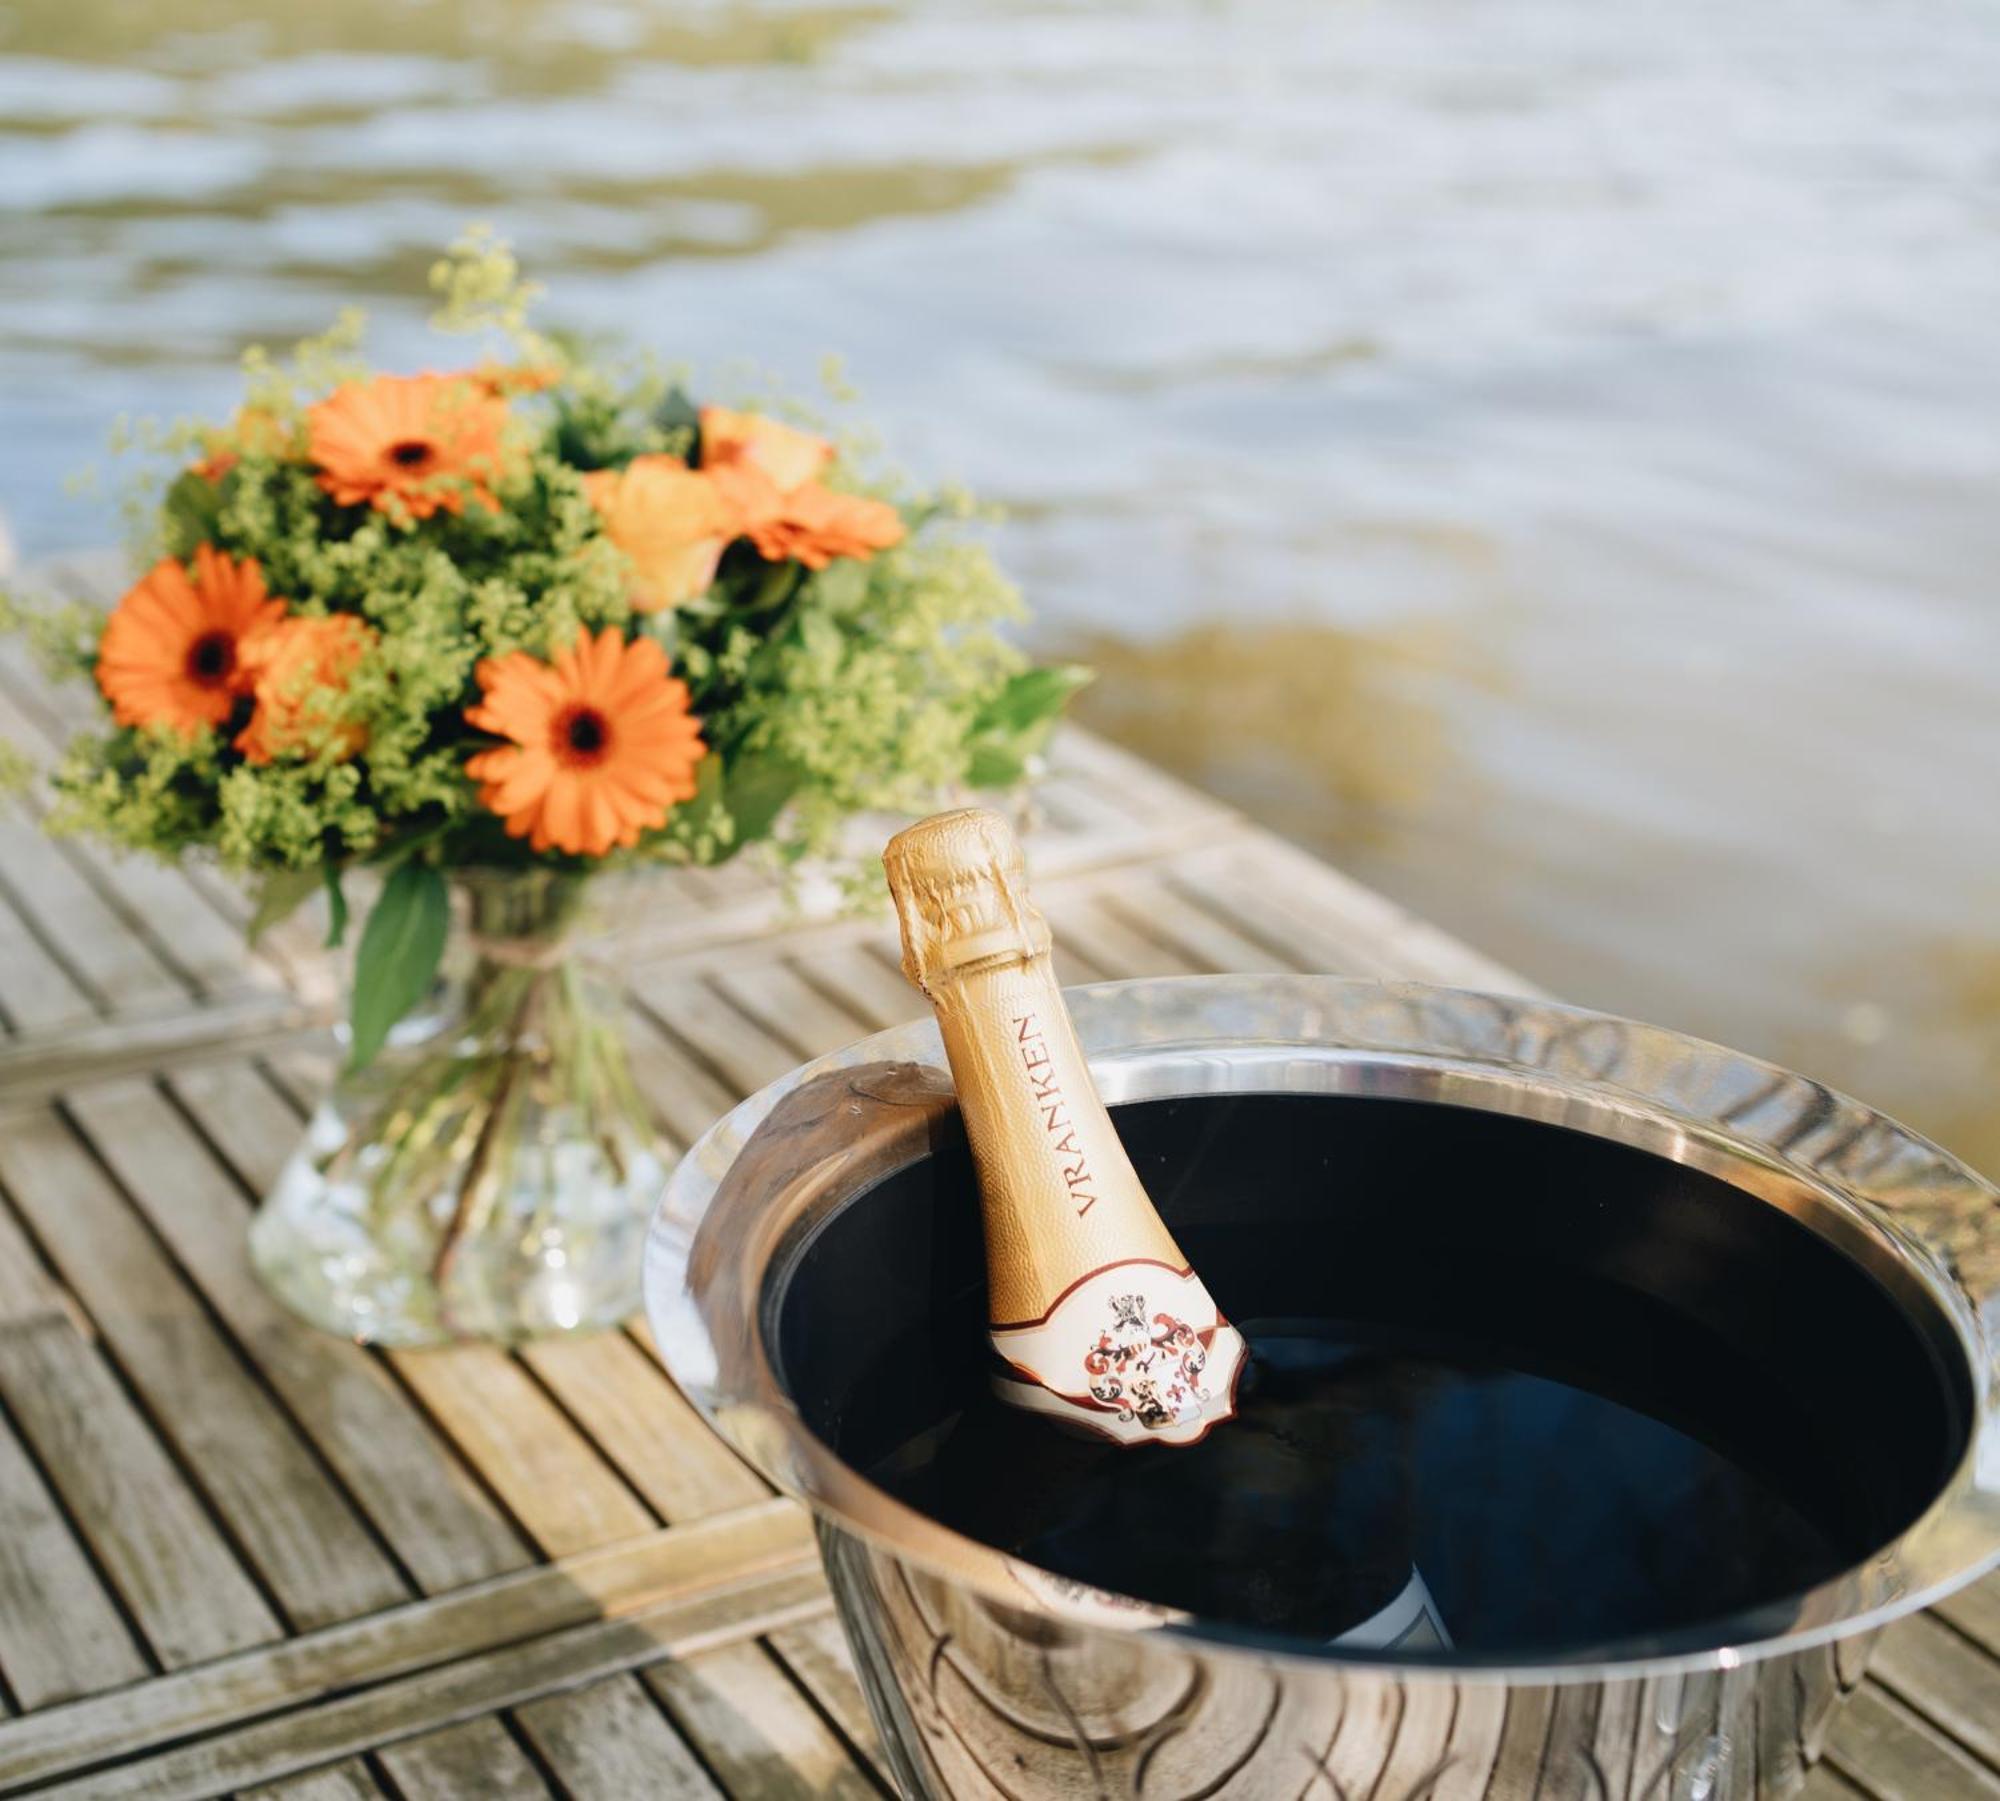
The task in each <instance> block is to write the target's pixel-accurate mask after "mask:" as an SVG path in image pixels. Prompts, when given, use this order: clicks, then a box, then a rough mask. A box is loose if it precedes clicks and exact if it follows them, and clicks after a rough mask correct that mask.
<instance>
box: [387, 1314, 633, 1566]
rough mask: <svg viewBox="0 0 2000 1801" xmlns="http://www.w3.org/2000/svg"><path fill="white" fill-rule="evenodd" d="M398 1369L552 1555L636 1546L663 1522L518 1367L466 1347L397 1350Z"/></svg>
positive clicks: (393, 1355)
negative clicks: (624, 1543) (622, 1543)
mask: <svg viewBox="0 0 2000 1801" xmlns="http://www.w3.org/2000/svg"><path fill="white" fill-rule="evenodd" d="M391 1360H392V1361H393V1362H394V1364H395V1366H396V1370H397V1373H398V1374H399V1375H401V1376H402V1378H403V1380H404V1381H405V1382H407V1383H408V1384H409V1385H410V1387H411V1388H412V1389H413V1390H414V1391H415V1392H416V1393H417V1395H418V1396H419V1397H421V1399H422V1400H423V1403H424V1405H425V1406H426V1407H427V1408H428V1409H429V1410H430V1414H431V1417H432V1418H433V1419H435V1420H436V1421H437V1423H438V1424H439V1425H440V1426H442V1427H443V1428H444V1430H445V1431H446V1432H448V1433H449V1434H450V1435H451V1437H452V1439H453V1440H454V1441H455V1442H456V1443H457V1444H458V1446H459V1447H460V1449H461V1450H463V1451H464V1453H465V1454H466V1456H467V1457H468V1458H470V1459H471V1461H472V1463H473V1465H474V1467H476V1468H478V1469H480V1470H482V1471H484V1472H485V1475H486V1479H487V1480H488V1481H489V1482H491V1483H492V1485H493V1487H494V1489H495V1491H496V1492H497V1493H498V1494H499V1496H500V1498H501V1499H502V1500H503V1501H504V1502H505V1503H506V1505H507V1509H508V1511H509V1512H510V1513H512V1514H513V1516H514V1518H515V1519H516V1520H518V1521H519V1522H520V1524H521V1525H522V1527H523V1528H525V1530H526V1531H527V1532H528V1534H529V1535H530V1536H531V1537H532V1538H533V1539H534V1541H535V1542H536V1543H537V1544H538V1545H540V1546H541V1548H542V1549H543V1550H544V1551H545V1552H547V1553H548V1555H549V1556H551V1557H565V1556H568V1555H570V1554H571V1553H573V1552H576V1551H587V1550H590V1549H592V1548H593V1547H595V1546H597V1545H608V1544H613V1543H615V1542H616V1541H617V1540H619V1539H621V1538H632V1537H636V1536H637V1535H638V1534H639V1533H642V1532H645V1531H648V1530H649V1529H650V1528H651V1527H652V1526H654V1525H655V1524H656V1523H657V1522H656V1521H655V1519H654V1517H653V1515H652V1514H651V1513H650V1512H649V1511H648V1510H647V1509H646V1507H645V1506H644V1504H643V1503H642V1502H641V1501H640V1500H639V1498H638V1496H637V1495H636V1494H634V1493H633V1491H632V1490H631V1489H630V1488H629V1487H627V1486H626V1484H625V1483H624V1481H623V1480H621V1479H620V1477H619V1476H618V1474H617V1472H616V1471H615V1470H613V1469H612V1468H611V1466H610V1465H609V1464H608V1463H607V1462H606V1461H605V1459H604V1458H603V1456H602V1455H601V1454H600V1453H599V1452H598V1451H597V1449H596V1448H595V1447H594V1446H593V1445H591V1444H590V1443H589V1441H588V1440H587V1439H585V1438H584V1437H583V1435H582V1434H581V1433H579V1432H578V1431H577V1430H576V1429H575V1427H573V1426H572V1425H570V1423H569V1422H568V1421H567V1420H565V1419H564V1418H563V1416H562V1414H561V1412H560V1411H559V1410H558V1409H557V1408H556V1406H555V1404H554V1403H553V1402H552V1401H551V1400H550V1399H549V1397H548V1396H547V1395H546V1394H545V1393H543V1391H542V1390H541V1388H540V1387H539V1386H538V1385H537V1384H536V1383H534V1382H533V1381H531V1380H530V1379H529V1377H528V1374H527V1371H526V1370H525V1369H523V1368H522V1366H521V1365H520V1364H518V1363H516V1362H514V1361H513V1360H512V1359H510V1358H507V1357H504V1356H501V1355H499V1354H497V1353H496V1352H494V1351H493V1350H492V1349H491V1348H490V1347H489V1346H486V1345H474V1344H467V1345H444V1346H440V1347H439V1348H438V1349H436V1350H433V1351H396V1352H392V1353H391Z"/></svg>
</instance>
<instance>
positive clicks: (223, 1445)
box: [0, 1114, 407, 1626]
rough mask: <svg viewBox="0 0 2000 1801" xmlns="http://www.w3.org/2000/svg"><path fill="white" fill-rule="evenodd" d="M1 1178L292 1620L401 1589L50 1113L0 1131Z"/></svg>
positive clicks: (344, 1609)
mask: <svg viewBox="0 0 2000 1801" xmlns="http://www.w3.org/2000/svg"><path fill="white" fill-rule="evenodd" d="M0 1185H4V1186H5V1188H6V1189H7V1191H8V1192H9V1193H10V1194H11V1195H12V1196H13V1198H14V1202H15V1205H16V1206H17V1207H18V1208H19V1209H20V1210H21V1212H22V1213H23V1214H25V1215H26V1216H27V1217H28V1219H29V1220H30V1222H31V1224H32V1226H33V1229H34V1231H35V1233H36V1235H37V1237H38V1238H39V1239H40V1241H41V1244H42V1246H43V1248H44V1250H45V1251H46V1253H47V1254H48V1256H49V1258H50V1259H51V1261H52V1262H54V1263H55V1265H56V1266H57V1268H58V1270H59V1271H60V1273H61V1276H62V1279H63V1281H64V1282H65V1283H66V1284H67V1285H68V1287H69V1289H70V1291H71V1292H72V1293H73V1294H74V1295H76V1296H77V1298H78V1299H79V1300H80V1301H81V1302H82V1303H83V1305H84V1307H85V1308H86V1309H87V1310H88V1311H89V1314H90V1316H91V1318H92V1319H93V1321H94V1322H95V1324H96V1327H97V1330H98V1331H99V1332H100V1333H101V1334H102V1335H103V1339H104V1342H105V1343H106V1344H107V1345H108V1346H109V1347H110V1348H111V1350H112V1351H113V1352H114V1353H115V1355H116V1356H117V1359H118V1362H119V1366H120V1368H121V1369H122V1371H123V1372H124V1375H125V1379H126V1380H127V1381H128V1382H129V1383H130V1384H131V1386H132V1387H133V1388H134V1389H135V1390H136V1391H137V1392H138V1393H139V1394H140V1395H141V1397H142V1398H143V1399H144V1401H145V1404H146V1407H147V1409H148V1411H149V1412H150V1414H151V1416H152V1418H153V1420H154V1422H155V1423H156V1425H157V1427H158V1429H159V1430H160V1431H161V1432H162V1433H163V1434H164V1435H165V1436H166V1437H167V1438H168V1440H169V1441H170V1442H171V1443H172V1444H173V1445H174V1446H175V1447H176V1448H177V1450H178V1452H179V1455H180V1459H181V1462H182V1465H183V1467H184V1468H185V1469H187V1470H188V1471H189V1473H190V1475H191V1476H192V1478H193V1480H194V1481H195V1482H196V1483H197V1484H198V1485H199V1486H200V1487H201V1488H202V1490H203V1491H204V1492H205V1493H206V1495H207V1497H208V1500H209V1502H210V1504H211V1505H212V1506H213V1507H214V1508H215V1510H216V1512H217V1514H218V1515H219V1516H220V1517H221V1519H222V1520H223V1521H224V1522H225V1524H226V1525H227V1528H228V1530H229V1532H230V1534H231V1536H232V1538H233V1539H234V1541H235V1543H236V1545H237V1546H238V1547H239V1549H240V1550H241V1552H242V1553H243V1554H244V1555H245V1556H247V1558H248V1559H249V1561H250V1563H251V1565H252V1566H253V1567H254V1568H255V1569H256V1570H257V1571H258V1572H259V1573H260V1575H261V1576H262V1578H263V1581H264V1583H265V1584H266V1585H267V1587H268V1589H269V1591H270V1593H271V1594H272V1595H273V1596H275V1597H276V1599H277V1601H278V1604H279V1605H280V1606H281V1607H282V1608H283V1609H284V1611H285V1613H286V1615H287V1616H288V1618H289V1619H290V1621H291V1622H292V1623H293V1624H294V1625H295V1626H316V1625H324V1624H326V1623H327V1622H328V1621H330V1620H336V1619H344V1618H347V1617H349V1616H351V1615H354V1614H358V1613H367V1612H371V1611H373V1610H374V1609H375V1608H378V1607H386V1606H388V1605H390V1604H392V1603H393V1602H396V1601H399V1600H402V1599H403V1598H404V1597H405V1595H406V1593H407V1590H406V1589H405V1588H404V1585H403V1582H402V1579H401V1577H400V1576H398V1574H397V1573H396V1570H395V1568H394V1566H393V1565H392V1564H391V1563H390V1562H389V1560H388V1559H387V1558H386V1557H385V1556H384V1555H383V1553H382V1550H381V1548H380V1547H379V1546H378V1545H377V1544H376V1543H375V1541H374V1540H373V1539H372V1538H371V1537H370V1536H369V1535H368V1533H367V1531H366V1530H365V1529H364V1528H363V1526H362V1525H361V1523H360V1521H359V1519H358V1518H357V1517H356V1515H355V1513H354V1511H353V1509H352V1508H350V1507H349V1506H348V1504H347V1502H346V1499H345V1498H344V1497H343V1496H342V1495H341V1493H340V1491H339V1490H338V1489H337V1488H336V1487H335V1485H334V1484H333V1483H332V1481H331V1480H330V1479H329V1478H328V1476H327V1475H326V1472H325V1471H324V1470H323V1469H322V1468H321V1467H320V1465H319V1463H318V1462H317V1461H316V1460H315V1458H314V1457H313V1455H312V1453H311V1452H310V1451H309V1450H308V1449H307V1447H306V1444H305V1441H304V1440H303V1439H302V1438H301V1437H300V1435H299V1433H298V1431H297V1429H296V1428H295V1427H294V1426H293V1424H292V1422H291V1421H290V1420H289V1419H287V1418H286V1417H285V1416H284V1415H283V1414H282V1413H281V1412H280V1411H279V1409H278V1408H277V1407H276V1406H275V1405H274V1404H273V1402H272V1401H271V1399H270V1397H269V1396H268V1394H267V1393H266V1392H265V1391H264V1389H263V1388H262V1387H261V1386H260V1385H259V1383H258V1382H257V1381H256V1380H255V1379H254V1378H253V1377H252V1376H251V1375H250V1374H249V1372H248V1371H247V1370H246V1369H245V1368H244V1366H243V1364H242V1363H241V1361H240V1360H239V1359H238V1357H237V1355H236V1352H235V1350H234V1349H233V1347H232V1346H231V1345H230V1344H229V1343H228V1341H227V1340H226V1339H225V1338H224V1337H223V1335H222V1333H221V1332H220V1331H219V1330H218V1329H217V1328H216V1326H215V1325H214V1323H213V1322H212V1321H211V1320H210V1319H209V1317H208V1316H207V1314H206V1313H205V1312H204V1311H203V1309H202V1307H201V1305H200V1304H199V1302H197V1301H196V1300H195V1298H194V1296H193V1295H192V1294H191V1293H190V1292H189V1290H188V1288H187V1285H186V1283H185V1282H184V1281H183V1280H182V1278H181V1275H180V1272H179V1271H178V1270H177V1269H176V1268H175V1267H174V1265H173V1264H172V1262H171V1261H170V1260H169V1259H168V1257H167V1256H166V1254H165V1253H164V1252H163V1251H162V1250H161V1249H160V1248H159V1245H158V1244H157V1243H156V1242H155V1240H154V1239H153V1237H152V1236H151V1234H150V1233H149V1232H148V1231H147V1229H146V1227H145V1226H144V1225H143V1224H142V1223H141V1221H140V1218H139V1216H138V1214H137V1213H136V1212H135V1211H134V1210H133V1208H132V1207H131V1206H130V1205H129V1204H128V1202H127V1201H126V1199H125V1197H124V1196H123V1195H122V1194H120V1193H119V1192H118V1190H117V1189H115V1188H114V1187H113V1186H112V1184H111V1182H110V1180H109V1178H107V1177H106V1176H105V1175H104V1173H103V1171H102V1170H101V1169H100V1168H99V1167H98V1166H97V1164H96V1163H95V1162H93V1161H92V1160H91V1158H90V1157H89V1156H88V1155H87V1154H86V1152H85V1151H84V1149H83V1146H82V1145H81V1144H80V1143H79V1142H78V1141H77V1139H76V1138H75V1136H74V1135H73V1134H72V1133H71V1132H70V1131H69V1130H68V1128H67V1127H66V1126H65V1125H64V1124H63V1123H62V1121H61V1120H59V1119H57V1118H56V1117H55V1116H53V1115H51V1114H42V1115H34V1116H29V1117H26V1118H22V1119H18V1120H16V1121H14V1122H13V1123H12V1124H10V1126H9V1128H8V1130H7V1131H6V1132H5V1133H4V1134H0Z"/></svg>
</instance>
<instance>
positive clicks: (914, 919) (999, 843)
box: [882, 807, 1049, 994]
mask: <svg viewBox="0 0 2000 1801" xmlns="http://www.w3.org/2000/svg"><path fill="white" fill-rule="evenodd" d="M882 867H883V870H884V871H885V872H886V873H887V875H888V878H889V892H890V894H891V895H893V896H894V898H895V902H896V917H897V921H898V923H899V924H900V925H901V927H902V932H903V973H904V974H905V975H906V976H908V977H909V978H910V980H911V981H912V982H914V983H915V984H916V985H917V986H918V987H919V988H921V989H922V990H923V991H924V992H925V993H926V994H933V993H935V991H936V984H937V982H938V981H939V980H940V979H941V978H943V977H947V976H950V975H952V974H954V973H956V972H962V971H964V970H966V969H969V968H971V967H973V966H975V965H980V966H984V965H991V964H995V963H1002V962H1019V963H1026V962H1029V961H1031V960H1032V959H1034V958H1036V957H1042V956H1046V955H1047V954H1048V950H1049V928H1048V924H1047V922H1046V921H1045V920H1044V919H1043V918H1042V916H1041V914H1040V913H1038V912H1037V911H1036V910H1035V906H1034V903H1033V902H1032V901H1030V900H1029V899H1028V892H1027V866H1026V862H1025V860H1024V859H1023V857H1022V855H1021V841H1020V840H1019V839H1018V838H1017V837H1015V835H1014V828H1013V827H1012V826H1010V825H1009V824H1008V823H1007V822H1006V820H1004V819H1002V818H1001V817H1000V815H999V814H998V813H993V812H989V811H988V810H987V809H986V808H984V807H962V808H960V809H959V810H958V811H957V812H955V813H939V814H936V815H934V816H933V817H932V818H929V819H921V820H919V821H918V822H917V823H916V824H915V825H913V826H910V827H908V828H906V829H905V830H903V831H901V832H898V833H897V834H896V836H895V837H893V838H891V839H890V840H889V843H888V846H887V848H886V849H885V850H884V851H883V852H882Z"/></svg>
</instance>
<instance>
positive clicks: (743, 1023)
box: [632, 969, 799, 1100]
mask: <svg viewBox="0 0 2000 1801" xmlns="http://www.w3.org/2000/svg"><path fill="white" fill-rule="evenodd" d="M632 988H633V992H634V993H635V994H636V995H637V996H638V998H639V1000H640V1002H641V1003H642V1004H643V1005H644V1006H645V1007H646V1009H647V1011H648V1012H650V1013H651V1014H652V1015H653V1017H654V1018H655V1019H656V1020H657V1021H658V1022H659V1023H660V1025H661V1027H662V1028H663V1029H664V1030H666V1031H667V1032H668V1033H669V1034H670V1035H671V1036H673V1037H675V1038H678V1039H680V1040H682V1041H683V1042H685V1043H686V1044H688V1045H689V1046H690V1047H691V1048H692V1049H693V1050H694V1051H695V1053H696V1054H697V1055H698V1056H699V1057H700V1058H701V1059H702V1060H703V1061H704V1062H706V1063H707V1064H709V1065H710V1066H712V1067H713V1068H714V1069H715V1070H716V1072H717V1073H718V1074H719V1075H720V1076H721V1078H722V1080H723V1081H724V1082H726V1083H727V1084H728V1085H729V1086H730V1088H731V1089H733V1090H734V1097H735V1099H739V1100H740V1099H741V1098H742V1097H743V1096H744V1095H746V1094H750V1093H752V1092H754V1091H755V1090H756V1089H759V1088H762V1087H763V1086H764V1085H765V1084H766V1083H767V1082H775V1081H776V1080H777V1079H778V1077H780V1076H782V1075H784V1074H785V1073H786V1072H787V1071H789V1070H792V1069H795V1068H796V1067H797V1066H798V1062H799V1055H798V1052H796V1051H795V1050H793V1049H792V1048H791V1047H790V1046H789V1045H787V1044H785V1043H784V1042H783V1041H782V1040H780V1039H777V1038H774V1037H773V1036H772V1035H771V1034H770V1033H769V1032H767V1031H765V1030H764V1028H763V1027H762V1026H760V1025H758V1024H757V1023H756V1021H755V1020H753V1019H750V1018H748V1017H747V1016H746V1015H744V1014H743V1013H741V1012H740V1011H738V1010H737V1009H736V1008H735V1007H733V1006H731V1005H730V1003H729V1002H728V1000H727V999H726V998H725V997H724V996H723V995H722V994H721V993H720V992H719V991H718V990H717V989H716V988H715V986H714V985H713V984H712V983H711V982H709V981H708V980H707V979H706V978H705V977H702V976H698V975H686V974H676V973H674V972H672V971H670V970H664V969H642V970H640V971H638V972H637V974H636V975H635V977H634V980H633V984H632Z"/></svg>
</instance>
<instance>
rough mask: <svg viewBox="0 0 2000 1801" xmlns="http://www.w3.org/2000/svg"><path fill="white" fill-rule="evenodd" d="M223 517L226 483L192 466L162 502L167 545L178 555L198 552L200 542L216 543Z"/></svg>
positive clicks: (176, 479)
mask: <svg viewBox="0 0 2000 1801" xmlns="http://www.w3.org/2000/svg"><path fill="white" fill-rule="evenodd" d="M221 516H222V485H221V483H219V482H212V481H210V480H209V479H208V477H207V476H205V475H197V474H195V472H194V471H193V470H192V469H190V470H187V471H186V472H185V473H183V474H181V475H179V476H176V477H175V479H174V483H173V486H172V487H170V488H168V490H167V492H166V498H165V499H164V500H162V501H161V503H160V520H161V524H162V525H163V526H164V528H165V531H164V536H165V538H166V543H167V548H168V549H169V550H171V551H172V552H173V554H174V555H175V556H177V557H189V556H192V555H194V547H195V546H196V545H197V544H206V543H209V542H212V541H213V539H214V537H215V528H216V525H217V522H218V521H219V520H220V519H221Z"/></svg>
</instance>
